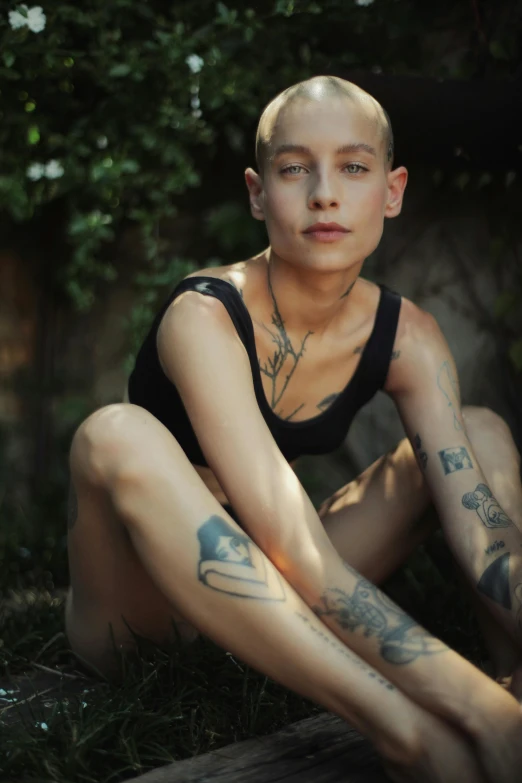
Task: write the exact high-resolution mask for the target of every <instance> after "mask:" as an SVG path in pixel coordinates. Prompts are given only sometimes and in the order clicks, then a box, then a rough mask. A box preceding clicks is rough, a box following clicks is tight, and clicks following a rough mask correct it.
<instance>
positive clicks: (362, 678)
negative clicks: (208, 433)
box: [69, 404, 480, 783]
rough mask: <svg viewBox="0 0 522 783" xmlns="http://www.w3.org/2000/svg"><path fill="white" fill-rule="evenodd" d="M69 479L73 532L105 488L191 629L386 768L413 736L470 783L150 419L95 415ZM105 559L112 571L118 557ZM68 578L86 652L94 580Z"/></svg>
mask: <svg viewBox="0 0 522 783" xmlns="http://www.w3.org/2000/svg"><path fill="white" fill-rule="evenodd" d="M71 471H72V476H73V481H74V483H75V486H76V488H77V491H78V497H79V518H78V522H77V525H78V528H79V526H80V524H84V531H85V530H86V527H85V523H86V517H85V512H83V513H84V516H83V519H82V503H83V500H86V502H87V500H88V499H89V498H90V501H91V510H92V509H93V508H94V506H95V505H96V493H95V492H94V490H95V489H96V490H99V491H101V490H103V493H102V495H101V497H104V498H105V499H106V500H105V501H104V502H106V503H107V504H108V505H109V506H110V507H111V508H112V509H114V512H115V514H116V515H117V517H118V519H120V520H121V522H122V524H123V525H124V526H125V528H126V530H127V532H128V535H129V537H130V541H131V542H132V546H133V548H134V550H135V552H136V554H137V557H138V559H139V561H140V562H141V563H142V564H143V565H144V567H145V570H146V571H147V573H148V574H149V575H150V577H151V582H153V583H154V585H156V587H157V588H158V590H159V591H160V593H161V594H162V595H163V596H164V598H165V600H166V601H167V602H168V604H169V605H170V607H171V608H172V611H175V612H177V613H179V615H181V616H183V617H185V618H186V619H187V621H188V622H189V623H190V624H191V625H192V626H193V627H195V628H196V629H197V630H199V631H200V632H202V633H204V634H206V635H208V636H209V637H210V638H211V639H212V640H213V641H214V642H216V643H217V644H218V645H219V646H221V647H223V648H224V649H226V650H229V651H230V652H232V653H233V654H234V655H237V657H238V658H240V659H241V660H244V661H245V662H246V663H248V664H249V665H251V666H253V667H254V668H255V669H256V670H258V671H261V672H263V673H265V674H266V675H268V676H269V677H271V678H272V679H274V680H275V681H276V682H279V683H281V684H282V685H284V686H285V687H288V688H290V689H292V690H294V691H295V692H296V693H300V694H301V695H303V696H305V697H306V698H309V699H311V700H313V701H314V702H316V703H318V704H321V705H323V706H325V707H326V708H327V709H328V710H330V711H331V712H333V713H334V714H337V715H339V716H340V717H342V718H343V719H345V720H346V721H348V722H349V723H351V725H353V726H354V727H355V728H356V729H357V730H359V731H360V732H361V733H362V734H364V735H365V736H367V737H369V738H370V739H371V740H372V741H373V742H374V743H375V746H376V749H377V750H378V752H379V753H380V754H381V755H383V756H384V757H385V758H387V759H389V760H391V761H397V762H399V763H410V761H411V759H416V758H417V757H418V754H419V752H420V748H419V743H418V739H419V736H420V732H421V731H423V736H424V737H426V736H433V737H434V738H437V740H438V741H439V742H442V743H443V745H444V747H445V748H449V751H450V753H451V761H452V774H451V776H448V777H447V778H445V780H447V781H448V782H449V781H450V780H451V781H454V780H455V781H457V780H458V781H464V780H466V781H470V783H471V781H475V780H480V777H479V774H478V768H477V767H476V761H475V760H474V758H473V756H472V755H471V750H470V748H469V746H468V745H467V743H466V742H465V741H464V740H463V738H462V737H459V736H458V735H457V734H455V733H454V732H452V731H451V730H450V728H449V727H447V726H446V725H445V724H444V723H443V722H442V721H440V720H439V719H438V718H436V717H435V716H433V715H430V714H429V713H427V712H426V711H425V710H424V709H422V708H421V707H419V705H417V704H415V703H414V702H412V701H411V700H410V699H408V698H407V697H406V696H405V695H404V694H403V693H402V692H401V691H400V690H399V689H398V688H397V687H396V686H394V685H393V684H392V683H390V682H389V681H388V680H386V678H384V677H383V676H382V675H381V674H380V673H379V672H378V671H376V670H375V669H373V668H372V667H371V666H369V665H368V664H366V663H365V662H364V661H363V660H362V659H361V658H360V657H359V656H357V655H356V654H355V653H353V652H352V651H351V650H350V649H349V648H348V647H347V646H346V645H344V644H343V643H342V642H340V640H339V639H338V637H337V636H335V634H333V633H332V632H331V631H330V630H329V629H328V628H327V626H325V625H324V623H322V622H321V620H320V619H319V618H318V617H317V616H316V615H315V614H314V612H313V611H312V610H311V609H310V607H309V606H308V605H307V604H306V603H305V602H304V601H303V600H302V599H301V598H300V596H299V595H298V594H297V592H296V591H295V590H294V589H293V588H292V587H291V585H290V584H289V583H288V582H287V581H286V580H285V579H284V578H283V577H282V576H281V574H279V572H278V571H277V570H276V569H275V567H274V566H273V564H272V563H271V561H270V560H269V559H268V558H267V557H266V556H265V555H264V553H263V552H262V551H261V550H260V549H259V548H258V547H257V546H256V545H255V543H254V542H253V541H252V540H251V539H250V538H249V536H248V535H246V533H245V532H244V531H243V530H242V529H241V528H240V527H239V525H237V524H236V523H235V522H234V520H232V518H231V517H229V515H228V514H227V513H226V512H225V511H224V509H223V508H222V507H221V506H220V504H219V503H218V502H217V501H216V499H215V498H214V497H213V496H212V495H211V494H210V492H209V491H208V490H207V488H206V487H205V485H204V483H203V482H202V480H201V479H200V477H199V476H198V475H197V473H196V471H195V470H194V468H193V467H192V465H191V464H190V463H189V462H188V460H187V458H186V457H185V455H184V454H183V452H182V450H181V448H180V447H179V445H178V444H177V443H176V441H175V440H174V438H173V437H172V436H171V435H170V433H168V431H167V430H166V429H165V428H164V427H163V425H162V424H160V422H158V421H157V420H156V419H154V417H152V416H151V415H150V414H149V413H147V412H146V411H144V410H143V409H141V408H139V407H137V406H134V405H125V404H123V405H114V406H109V407H108V408H105V409H102V410H101V411H98V412H97V413H95V414H93V416H91V417H90V418H89V419H88V420H87V422H85V423H84V425H82V427H80V429H79V431H78V433H77V434H76V436H75V439H74V441H73V446H72V449H71ZM93 492H94V495H93ZM111 557H112V562H113V563H115V562H116V560H117V557H118V553H117V552H113V553H111ZM71 576H72V581H73V589H72V593H71V599H70V617H69V623H70V626H69V627H70V628H75V629H76V630H78V629H79V628H82V627H83V631H82V634H81V635H80V634H78V635H77V636H74V634H70V641H71V644H72V646H73V648H74V647H75V646H76V649H77V650H78V652H79V653H80V654H84V653H85V649H87V651H89V646H88V638H89V630H90V628H91V627H93V628H94V629H95V632H96V633H98V632H99V616H100V613H101V614H102V616H103V609H104V607H103V602H101V601H100V600H99V599H100V593H97V591H96V588H97V587H100V585H101V581H100V580H101V575H100V574H98V578H97V579H95V580H94V583H91V584H89V585H87V582H88V581H89V574H88V573H84V575H83V582H82V580H81V579H80V575H79V573H76V572H75V569H74V564H73V567H72V573H71ZM116 587H117V586H114V589H116ZM151 609H154V607H151ZM303 620H304V621H305V622H303ZM82 645H85V647H84V646H82ZM94 662H95V663H96V661H94ZM434 741H435V740H434ZM470 770H475V771H474V772H473V774H472V776H470V775H469V773H470ZM453 772H454V774H453ZM476 773H477V774H476ZM466 774H468V776H467V777H466ZM475 774H476V776H475ZM434 780H435V778H434ZM437 780H439V778H437Z"/></svg>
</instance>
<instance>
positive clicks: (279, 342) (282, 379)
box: [259, 277, 313, 421]
mask: <svg viewBox="0 0 522 783" xmlns="http://www.w3.org/2000/svg"><path fill="white" fill-rule="evenodd" d="M268 287H269V289H270V296H271V297H272V303H273V305H274V312H273V313H272V327H271V328H268V326H265V324H262V326H263V328H264V329H266V331H267V332H268V334H269V335H270V337H271V339H272V342H273V343H275V346H276V348H275V350H274V354H273V356H272V357H269V358H268V361H266V362H264V363H261V362H259V369H260V370H261V372H262V373H263V374H264V375H266V376H267V378H270V381H271V384H272V389H271V398H270V405H271V408H272V410H273V411H275V410H276V407H277V405H278V404H279V402H280V400H281V398H282V396H283V394H284V393H285V391H286V389H287V386H288V384H289V382H290V379H291V377H292V375H293V374H294V372H295V369H296V367H297V365H298V363H299V360H300V359H301V357H302V356H303V353H304V351H305V345H306V341H307V340H308V338H309V337H310V335H311V334H313V332H311V331H309V332H307V333H306V335H305V336H304V338H303V340H302V342H301V347H300V349H299V350H298V351H296V350H295V348H294V347H293V345H292V343H291V341H290V338H289V337H288V335H287V333H286V329H285V323H284V321H283V319H282V318H281V313H280V312H279V308H278V306H277V302H276V299H275V296H274V292H273V290H272V285H271V283H270V277H268ZM289 358H290V359H291V360H292V362H293V364H292V366H291V367H290V369H289V370H288V371H286V370H285V372H283V367H284V366H285V364H286V362H287V359H289ZM285 373H286V374H285ZM303 407H304V403H302V404H301V405H299V406H298V407H297V408H296V409H295V410H293V411H292V413H290V415H288V416H285V415H283V414H282V413H279V412H277V411H276V412H277V415H278V416H280V417H281V418H282V419H286V420H287V421H289V420H290V419H291V418H292V416H295V414H296V413H297V412H298V411H300V410H301V408H303Z"/></svg>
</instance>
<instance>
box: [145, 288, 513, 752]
mask: <svg viewBox="0 0 522 783" xmlns="http://www.w3.org/2000/svg"><path fill="white" fill-rule="evenodd" d="M158 349H159V354H160V359H161V361H162V365H163V367H164V369H165V372H166V373H167V375H168V376H169V377H170V378H171V380H172V381H173V382H174V383H175V384H176V386H177V388H178V390H179V392H180V394H181V396H182V399H183V402H184V404H185V407H186V409H187V412H188V414H189V416H190V419H191V421H192V423H193V426H194V429H195V431H196V434H197V436H198V440H199V442H200V444H201V447H202V449H203V452H204V454H205V456H206V459H207V461H208V464H209V466H210V468H211V469H212V470H213V472H214V473H215V475H216V476H217V478H218V480H219V483H220V485H221V486H222V487H223V490H224V491H225V493H226V495H227V497H228V498H229V499H230V502H231V503H232V505H233V506H234V508H235V510H236V511H237V513H238V515H239V518H240V519H241V523H242V527H243V529H244V530H246V531H247V532H248V534H249V535H250V536H251V538H252V540H253V541H254V542H255V544H256V545H257V546H258V547H259V548H260V549H261V551H262V552H264V553H265V554H266V555H267V556H268V557H269V558H270V560H271V562H272V563H273V564H274V565H275V566H276V568H277V569H278V571H279V572H280V573H281V574H282V575H283V576H284V577H286V580H287V582H288V583H289V584H290V585H291V586H292V587H293V588H294V589H295V591H296V593H297V594H299V596H300V597H301V598H302V599H303V600H304V602H305V604H306V605H308V606H309V607H313V608H314V612H315V617H316V618H318V619H320V621H321V624H319V625H317V624H316V623H312V621H311V619H309V618H307V619H306V620H305V619H303V616H301V615H300V613H299V612H297V614H296V621H297V625H298V626H299V623H301V627H302V628H303V632H304V633H305V636H303V639H304V638H307V637H308V638H311V637H314V638H315V639H317V642H318V644H319V645H320V646H321V647H324V651H325V653H326V651H327V650H328V649H329V648H331V649H333V648H334V646H335V644H337V641H335V644H334V645H333V644H332V640H334V639H336V640H340V642H342V643H343V644H342V649H343V650H345V658H346V670H345V673H344V676H343V677H342V678H341V679H339V680H338V684H337V686H336V687H333V689H331V690H330V692H329V694H328V695H326V694H325V697H324V698H323V699H321V702H322V703H325V702H326V701H327V702H328V703H329V704H335V703H336V694H335V690H336V689H337V690H338V692H339V693H338V695H337V705H338V706H337V708H336V709H335V711H336V712H337V714H342V715H344V716H346V719H347V720H350V721H351V722H352V723H353V725H355V726H357V727H358V728H359V730H361V731H362V732H363V733H365V734H367V735H368V736H372V737H373V739H374V741H376V744H378V745H379V744H380V747H381V748H382V747H383V739H382V738H386V737H389V736H390V734H393V732H394V731H395V736H397V734H398V733H399V734H400V735H401V737H402V740H401V741H402V742H404V743H405V744H406V743H407V741H408V740H406V737H407V736H408V735H409V740H411V736H412V735H411V730H412V726H413V731H415V722H416V721H417V726H420V725H421V723H422V716H424V717H425V718H426V719H427V718H429V717H430V716H428V715H427V714H426V713H424V712H423V711H420V712H419V707H418V705H420V704H422V705H423V706H425V707H427V708H428V709H429V710H430V711H431V712H438V713H439V714H441V715H446V716H447V715H451V716H452V717H455V716H456V717H457V720H456V722H460V723H461V725H462V713H465V714H466V715H467V714H468V712H470V711H471V708H472V707H473V706H474V705H473V701H472V699H471V695H470V686H473V685H476V684H477V679H476V678H478V681H479V682H480V683H484V687H485V688H486V690H487V686H488V684H490V683H491V681H490V680H489V679H488V678H487V677H486V676H485V675H482V674H481V673H480V672H479V671H478V670H476V669H475V668H474V667H473V666H472V665H471V664H469V663H468V662H466V661H464V659H462V658H461V657H460V656H458V655H457V654H456V653H454V652H452V651H451V650H449V649H448V648H447V647H446V646H445V645H443V644H441V643H440V642H439V641H438V640H436V639H434V638H433V637H431V636H429V634H427V633H426V632H425V631H424V630H423V629H422V628H420V627H419V626H418V625H417V624H416V623H415V622H414V621H413V620H412V619H411V618H409V617H408V616H407V615H406V614H405V613H404V612H403V611H402V610H401V609H399V607H397V606H396V605H395V604H393V603H392V602H391V601H389V599H387V597H386V596H384V594H383V593H381V591H379V590H378V589H377V588H376V587H375V586H374V585H371V584H370V583H368V582H367V581H366V580H364V579H363V578H362V577H361V575H360V574H358V573H357V572H355V571H353V569H351V568H349V567H348V566H347V565H346V564H345V563H343V561H342V560H341V558H340V557H339V555H338V553H337V551H336V550H335V548H334V547H333V545H332V544H331V542H330V539H329V538H328V536H327V534H326V532H325V530H324V528H323V526H322V524H321V521H320V519H319V517H318V515H317V512H316V511H315V509H314V507H313V505H312V503H311V501H310V499H309V498H308V496H307V494H306V492H305V491H304V489H303V487H302V486H301V484H300V482H299V480H298V479H297V477H296V475H295V473H294V472H293V470H292V469H291V468H290V466H289V465H288V463H287V461H286V460H285V459H284V457H283V456H282V454H281V452H280V451H279V449H278V447H277V445H276V443H275V442H274V440H273V438H272V435H271V433H270V431H269V430H268V428H267V425H266V423H265V421H264V419H263V418H262V416H261V414H260V412H259V408H258V405H257V401H256V399H255V394H254V390H253V384H252V377H251V371H250V365H249V362H248V357H247V355H246V352H245V349H244V347H243V345H242V344H241V342H240V341H239V338H238V337H237V334H236V333H235V330H234V329H233V327H232V324H231V322H230V319H229V317H228V314H227V313H226V310H225V309H224V308H223V306H222V305H221V303H220V302H219V301H217V300H215V299H211V298H210V297H202V295H200V294H194V293H190V294H185V295H184V296H183V297H180V300H178V301H177V302H176V304H175V307H173V308H171V310H170V311H169V312H168V314H167V315H166V317H165V319H164V321H163V323H162V326H161V328H160V332H159V334H158ZM293 626H294V624H293ZM321 628H322V629H323V630H320V629H321ZM294 633H295V627H294V630H293V631H292V634H294ZM294 648H295V644H292V645H290V640H289V648H288V655H290V657H291V656H292V655H294V654H295V649H294ZM292 651H293V652H292ZM281 655H283V651H282V652H281ZM287 665H288V663H287ZM318 665H320V662H319V660H318ZM317 677H318V683H319V682H320V681H322V682H324V676H323V673H322V672H320V671H319V669H318V675H317ZM491 686H492V687H493V688H494V689H496V691H495V692H494V693H492V694H491V695H492V697H493V698H492V701H493V702H495V698H494V696H495V694H496V692H498V698H497V703H498V701H499V699H500V701H501V703H502V706H503V707H505V706H506V703H507V711H508V712H509V706H510V704H511V703H513V704H515V705H516V702H515V701H514V699H512V698H511V697H510V696H509V695H508V694H506V693H505V692H504V691H503V690H502V688H500V687H499V686H498V685H496V684H495V683H491ZM328 687H329V688H332V686H331V685H330V684H329V685H328ZM399 689H400V690H399ZM471 690H473V687H472V688H471ZM401 691H402V692H403V693H401ZM405 693H406V694H408V695H409V696H410V697H411V699H409V698H406V696H405V695H404V694H405ZM401 698H402V701H400V700H401ZM399 701H400V704H399ZM415 702H417V704H415ZM392 704H394V708H393V707H392ZM516 706H517V709H518V705H516ZM413 716H415V717H413ZM431 717H434V716H431ZM412 721H413V723H412ZM379 737H380V738H381V739H379Z"/></svg>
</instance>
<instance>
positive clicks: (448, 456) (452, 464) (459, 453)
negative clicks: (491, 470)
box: [439, 446, 473, 476]
mask: <svg viewBox="0 0 522 783" xmlns="http://www.w3.org/2000/svg"><path fill="white" fill-rule="evenodd" d="M439 457H440V461H441V462H442V467H443V468H444V474H445V475H446V476H447V475H448V473H456V471H457V470H469V469H471V468H473V462H472V461H471V457H470V456H469V454H468V450H467V449H466V448H464V446H452V447H451V448H449V449H443V450H442V451H439Z"/></svg>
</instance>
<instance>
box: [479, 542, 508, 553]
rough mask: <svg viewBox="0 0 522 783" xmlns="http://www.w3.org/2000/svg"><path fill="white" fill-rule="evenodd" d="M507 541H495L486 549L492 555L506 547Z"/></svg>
mask: <svg viewBox="0 0 522 783" xmlns="http://www.w3.org/2000/svg"><path fill="white" fill-rule="evenodd" d="M505 546H506V545H505V543H504V542H503V541H494V542H493V543H492V544H490V546H488V547H486V549H485V550H484V552H485V554H486V555H492V554H493V552H498V550H499V549H504V547H505Z"/></svg>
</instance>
